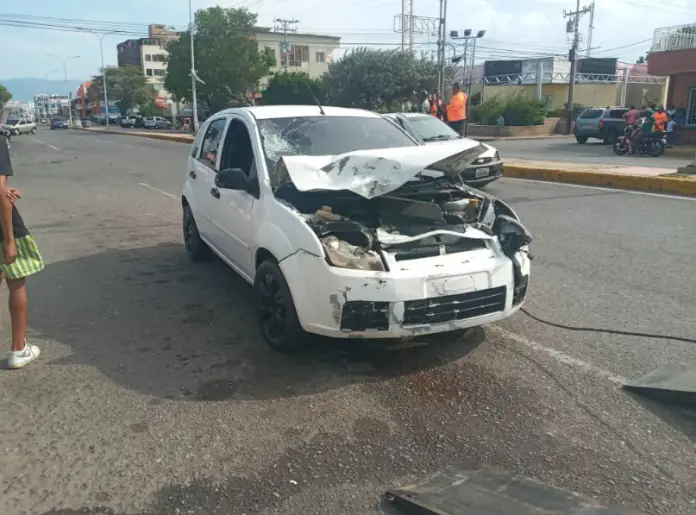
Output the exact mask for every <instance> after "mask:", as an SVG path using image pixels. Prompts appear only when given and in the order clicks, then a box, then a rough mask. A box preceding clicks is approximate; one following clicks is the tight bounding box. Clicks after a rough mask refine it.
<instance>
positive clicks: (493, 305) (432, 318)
mask: <svg viewBox="0 0 696 515" xmlns="http://www.w3.org/2000/svg"><path fill="white" fill-rule="evenodd" d="M506 294H507V290H506V288H505V286H500V287H498V288H490V289H488V290H479V291H473V292H469V293H461V294H458V295H447V296H444V297H434V298H431V299H423V300H409V301H406V302H404V322H403V325H404V326H408V325H422V324H442V323H445V322H454V321H455V320H466V319H467V318H474V317H479V316H482V315H489V314H491V313H497V312H499V311H503V310H504V309H505V300H506Z"/></svg>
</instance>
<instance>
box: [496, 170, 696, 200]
mask: <svg viewBox="0 0 696 515" xmlns="http://www.w3.org/2000/svg"><path fill="white" fill-rule="evenodd" d="M503 178H504V179H505V180H506V181H518V182H535V183H537V184H547V185H551V186H568V187H570V188H586V189H591V190H601V191H613V192H615V193H616V192H620V193H628V194H629V195H646V196H648V197H661V198H668V199H672V200H690V201H692V202H693V201H696V197H680V196H678V195H670V194H669V193H650V192H647V191H633V190H623V189H620V188H603V187H601V186H585V185H584V184H572V183H569V182H551V181H537V180H536V179H519V178H517V177H505V175H503Z"/></svg>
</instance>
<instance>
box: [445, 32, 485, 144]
mask: <svg viewBox="0 0 696 515" xmlns="http://www.w3.org/2000/svg"><path fill="white" fill-rule="evenodd" d="M472 32H473V31H472V30H471V29H466V30H465V31H464V36H462V37H457V36H454V34H453V35H452V39H463V40H464V44H465V46H464V76H463V78H464V79H465V80H466V81H467V88H466V91H467V94H466V122H465V123H464V137H466V135H467V134H468V132H469V107H470V106H471V84H472V82H474V65H475V64H476V40H477V39H481V38H482V37H483V36H485V35H486V31H485V30H479V31H478V32H477V33H476V35H475V36H472V35H471V33H472ZM469 40H472V52H471V64H468V60H467V48H468V44H469Z"/></svg>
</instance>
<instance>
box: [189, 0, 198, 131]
mask: <svg viewBox="0 0 696 515" xmlns="http://www.w3.org/2000/svg"><path fill="white" fill-rule="evenodd" d="M189 40H190V43H191V45H190V46H191V97H192V98H191V103H192V107H193V132H194V133H196V134H198V99H197V98H196V81H197V79H198V76H197V75H196V58H195V54H194V52H193V11H192V10H191V0H189Z"/></svg>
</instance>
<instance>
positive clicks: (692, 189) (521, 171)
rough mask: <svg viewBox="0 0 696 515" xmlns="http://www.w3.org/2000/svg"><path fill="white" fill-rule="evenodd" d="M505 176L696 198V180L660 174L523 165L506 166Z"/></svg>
mask: <svg viewBox="0 0 696 515" xmlns="http://www.w3.org/2000/svg"><path fill="white" fill-rule="evenodd" d="M503 177H512V178H515V179H534V180H538V181H548V182H566V183H571V184H583V185H586V186H608V187H613V188H619V189H626V190H640V191H661V192H664V193H676V194H679V195H696V180H694V179H686V178H682V177H673V176H667V175H659V176H657V177H649V176H645V175H624V174H613V173H607V172H590V171H582V170H578V171H574V170H573V171H571V170H564V169H557V168H556V169H552V168H546V169H545V168H532V167H527V166H520V165H504V168H503Z"/></svg>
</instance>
